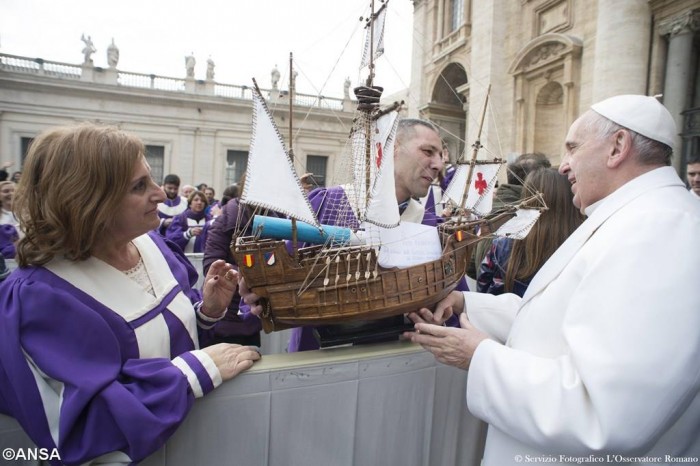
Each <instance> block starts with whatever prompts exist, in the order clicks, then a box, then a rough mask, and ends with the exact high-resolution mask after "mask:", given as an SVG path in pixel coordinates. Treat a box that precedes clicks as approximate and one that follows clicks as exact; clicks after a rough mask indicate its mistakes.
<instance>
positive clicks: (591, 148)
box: [559, 113, 613, 212]
mask: <svg viewBox="0 0 700 466" xmlns="http://www.w3.org/2000/svg"><path fill="white" fill-rule="evenodd" d="M588 118H590V114H589V113H586V114H584V115H583V116H582V117H580V118H579V119H578V120H576V121H574V124H572V125H571V128H570V129H569V133H568V134H567V135H566V152H565V155H564V159H563V160H562V163H561V165H560V166H559V173H561V174H562V175H567V177H568V178H569V182H570V183H571V192H573V193H574V205H575V206H576V207H578V208H579V209H581V212H583V211H584V209H586V208H587V207H588V206H590V205H592V204H594V203H596V202H598V201H599V200H601V199H603V198H604V197H605V196H607V195H608V194H610V190H609V186H608V183H607V177H606V174H607V167H606V159H607V155H608V153H609V152H610V151H611V150H612V138H613V136H609V137H605V138H601V137H597V135H596V134H595V131H594V130H588V129H586V128H585V122H586V121H587V119H588Z"/></svg>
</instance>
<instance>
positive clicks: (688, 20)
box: [659, 9, 700, 37]
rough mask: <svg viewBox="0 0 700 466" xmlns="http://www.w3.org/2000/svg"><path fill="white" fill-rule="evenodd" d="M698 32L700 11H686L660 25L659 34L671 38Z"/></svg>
mask: <svg viewBox="0 0 700 466" xmlns="http://www.w3.org/2000/svg"><path fill="white" fill-rule="evenodd" d="M698 30H700V9H695V10H690V11H686V12H685V13H683V14H681V15H679V16H676V17H674V18H670V19H667V20H666V21H662V22H661V23H659V32H661V34H662V35H670V36H671V37H673V36H678V35H680V34H687V33H691V32H694V31H698Z"/></svg>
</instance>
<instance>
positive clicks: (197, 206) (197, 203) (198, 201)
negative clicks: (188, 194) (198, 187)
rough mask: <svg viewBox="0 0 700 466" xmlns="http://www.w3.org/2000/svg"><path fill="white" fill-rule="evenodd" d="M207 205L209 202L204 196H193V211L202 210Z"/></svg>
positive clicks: (191, 206)
mask: <svg viewBox="0 0 700 466" xmlns="http://www.w3.org/2000/svg"><path fill="white" fill-rule="evenodd" d="M206 206H207V202H206V201H205V200H204V199H202V196H195V197H194V198H192V202H190V209H191V210H192V212H197V213H199V212H201V211H203V210H204V208H205V207H206Z"/></svg>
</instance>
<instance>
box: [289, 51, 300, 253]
mask: <svg viewBox="0 0 700 466" xmlns="http://www.w3.org/2000/svg"><path fill="white" fill-rule="evenodd" d="M294 87H295V83H294V65H293V55H292V52H289V160H290V161H291V162H292V166H294V148H293V145H294V142H293V139H294V136H293V135H292V117H293V114H294ZM292 250H293V251H294V260H297V259H298V258H299V244H298V242H297V220H296V219H295V218H294V217H292Z"/></svg>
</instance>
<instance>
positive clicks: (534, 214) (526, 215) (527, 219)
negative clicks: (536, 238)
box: [495, 209, 542, 239]
mask: <svg viewBox="0 0 700 466" xmlns="http://www.w3.org/2000/svg"><path fill="white" fill-rule="evenodd" d="M541 213H542V212H540V210H539V209H518V210H516V211H515V217H513V218H511V219H510V220H508V221H507V222H506V223H504V224H503V225H501V228H499V229H498V230H496V233H495V234H496V236H505V237H507V238H513V239H524V238H525V237H526V236H527V234H528V233H530V230H531V229H532V227H533V226H534V225H535V223H536V222H537V219H538V218H540V214H541Z"/></svg>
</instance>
